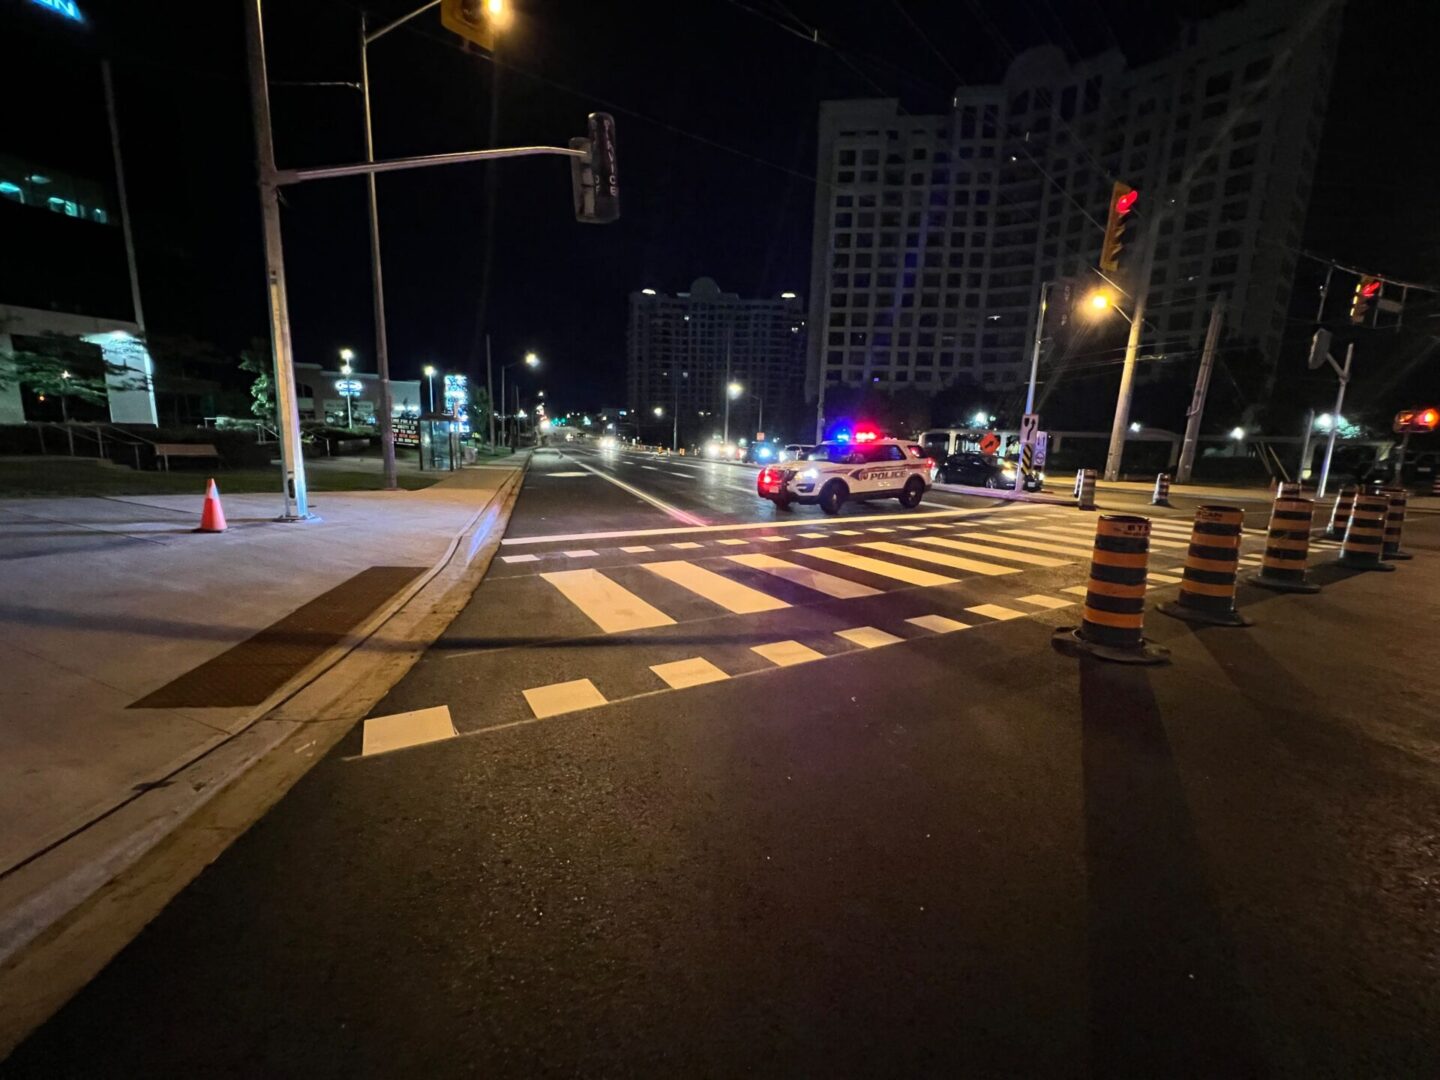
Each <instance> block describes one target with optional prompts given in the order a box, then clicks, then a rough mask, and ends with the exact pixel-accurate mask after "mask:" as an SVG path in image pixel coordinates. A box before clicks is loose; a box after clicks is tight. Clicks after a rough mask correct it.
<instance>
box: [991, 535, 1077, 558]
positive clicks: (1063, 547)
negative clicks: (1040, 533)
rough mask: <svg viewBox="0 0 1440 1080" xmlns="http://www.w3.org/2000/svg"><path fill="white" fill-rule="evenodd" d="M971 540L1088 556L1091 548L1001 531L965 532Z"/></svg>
mask: <svg viewBox="0 0 1440 1080" xmlns="http://www.w3.org/2000/svg"><path fill="white" fill-rule="evenodd" d="M965 535H966V536H967V537H969V538H970V539H971V540H988V541H990V542H991V543H993V544H1009V545H1010V546H1011V547H1021V548H1029V549H1030V550H1032V551H1053V552H1056V553H1057V554H1060V555H1083V556H1085V557H1086V558H1089V557H1090V552H1091V549H1090V548H1088V547H1081V546H1080V545H1079V544H1051V543H1047V542H1043V541H1039V540H1023V539H1021V538H1020V537H1021V536H1024V535H1026V534H1024V533H1021V534H1019V535H1018V536H1007V535H1004V534H1001V533H989V532H967V533H966V534H965Z"/></svg>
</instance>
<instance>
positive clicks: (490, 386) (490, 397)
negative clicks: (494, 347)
mask: <svg viewBox="0 0 1440 1080" xmlns="http://www.w3.org/2000/svg"><path fill="white" fill-rule="evenodd" d="M500 377H501V378H502V379H503V378H504V377H505V372H504V371H503V370H502V371H501V372H500ZM485 404H487V405H488V406H489V407H490V449H491V450H494V449H495V381H494V379H493V377H492V376H491V367H490V332H489V331H488V330H487V331H486V332H485Z"/></svg>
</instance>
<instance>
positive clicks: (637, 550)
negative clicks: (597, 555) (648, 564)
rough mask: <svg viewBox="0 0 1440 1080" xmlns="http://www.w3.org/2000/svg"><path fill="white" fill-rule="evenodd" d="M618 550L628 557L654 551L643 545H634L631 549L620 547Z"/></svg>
mask: <svg viewBox="0 0 1440 1080" xmlns="http://www.w3.org/2000/svg"><path fill="white" fill-rule="evenodd" d="M620 550H621V551H623V552H625V553H626V554H629V555H638V554H640V552H642V551H654V550H655V549H654V548H653V547H647V546H646V545H644V544H634V545H632V546H631V547H622V548H621V549H620Z"/></svg>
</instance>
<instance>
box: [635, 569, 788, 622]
mask: <svg viewBox="0 0 1440 1080" xmlns="http://www.w3.org/2000/svg"><path fill="white" fill-rule="evenodd" d="M642 565H643V566H644V567H645V569H646V570H649V571H650V572H651V573H652V574H655V575H657V576H658V577H662V578H664V579H665V580H666V581H669V582H673V583H674V584H676V585H679V586H680V587H681V588H682V589H689V590H690V591H691V592H693V593H694V594H695V595H697V596H701V597H704V598H705V599H706V600H709V601H710V602H711V603H712V604H719V605H720V606H721V607H723V608H724V609H725V610H726V611H733V612H734V613H735V614H736V615H752V614H754V613H755V612H758V611H779V610H780V609H781V608H788V607H789V606H790V605H789V604H787V603H786V602H785V601H784V600H780V599H777V598H776V597H773V596H770V595H768V594H766V593H763V592H761V591H760V590H759V589H752V588H750V586H749V585H742V584H740V582H738V581H731V580H730V579H729V578H727V577H725V576H723V575H721V574H717V573H715V571H713V570H706V569H705V568H704V567H703V566H696V565H695V564H694V563H691V562H685V561H683V560H677V561H674V562H651V563H644V564H642Z"/></svg>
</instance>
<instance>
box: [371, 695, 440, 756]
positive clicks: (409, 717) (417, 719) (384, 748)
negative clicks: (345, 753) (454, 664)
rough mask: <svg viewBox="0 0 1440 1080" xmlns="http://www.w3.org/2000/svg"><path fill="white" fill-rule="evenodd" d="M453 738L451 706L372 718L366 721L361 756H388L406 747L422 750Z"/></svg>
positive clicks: (438, 706)
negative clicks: (430, 744)
mask: <svg viewBox="0 0 1440 1080" xmlns="http://www.w3.org/2000/svg"><path fill="white" fill-rule="evenodd" d="M454 737H455V723H454V721H453V720H451V719H450V706H448V705H436V706H435V707H434V708H432V709H416V710H414V711H413V712H403V713H394V714H392V715H390V716H372V717H371V718H370V719H368V720H366V721H365V730H364V734H363V741H362V743H361V746H360V755H361V756H362V757H370V756H371V755H372V754H388V753H389V752H390V751H392V750H404V749H405V748H406V747H407V746H421V745H423V744H425V743H431V742H437V741H439V740H440V739H453V738H454Z"/></svg>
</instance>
